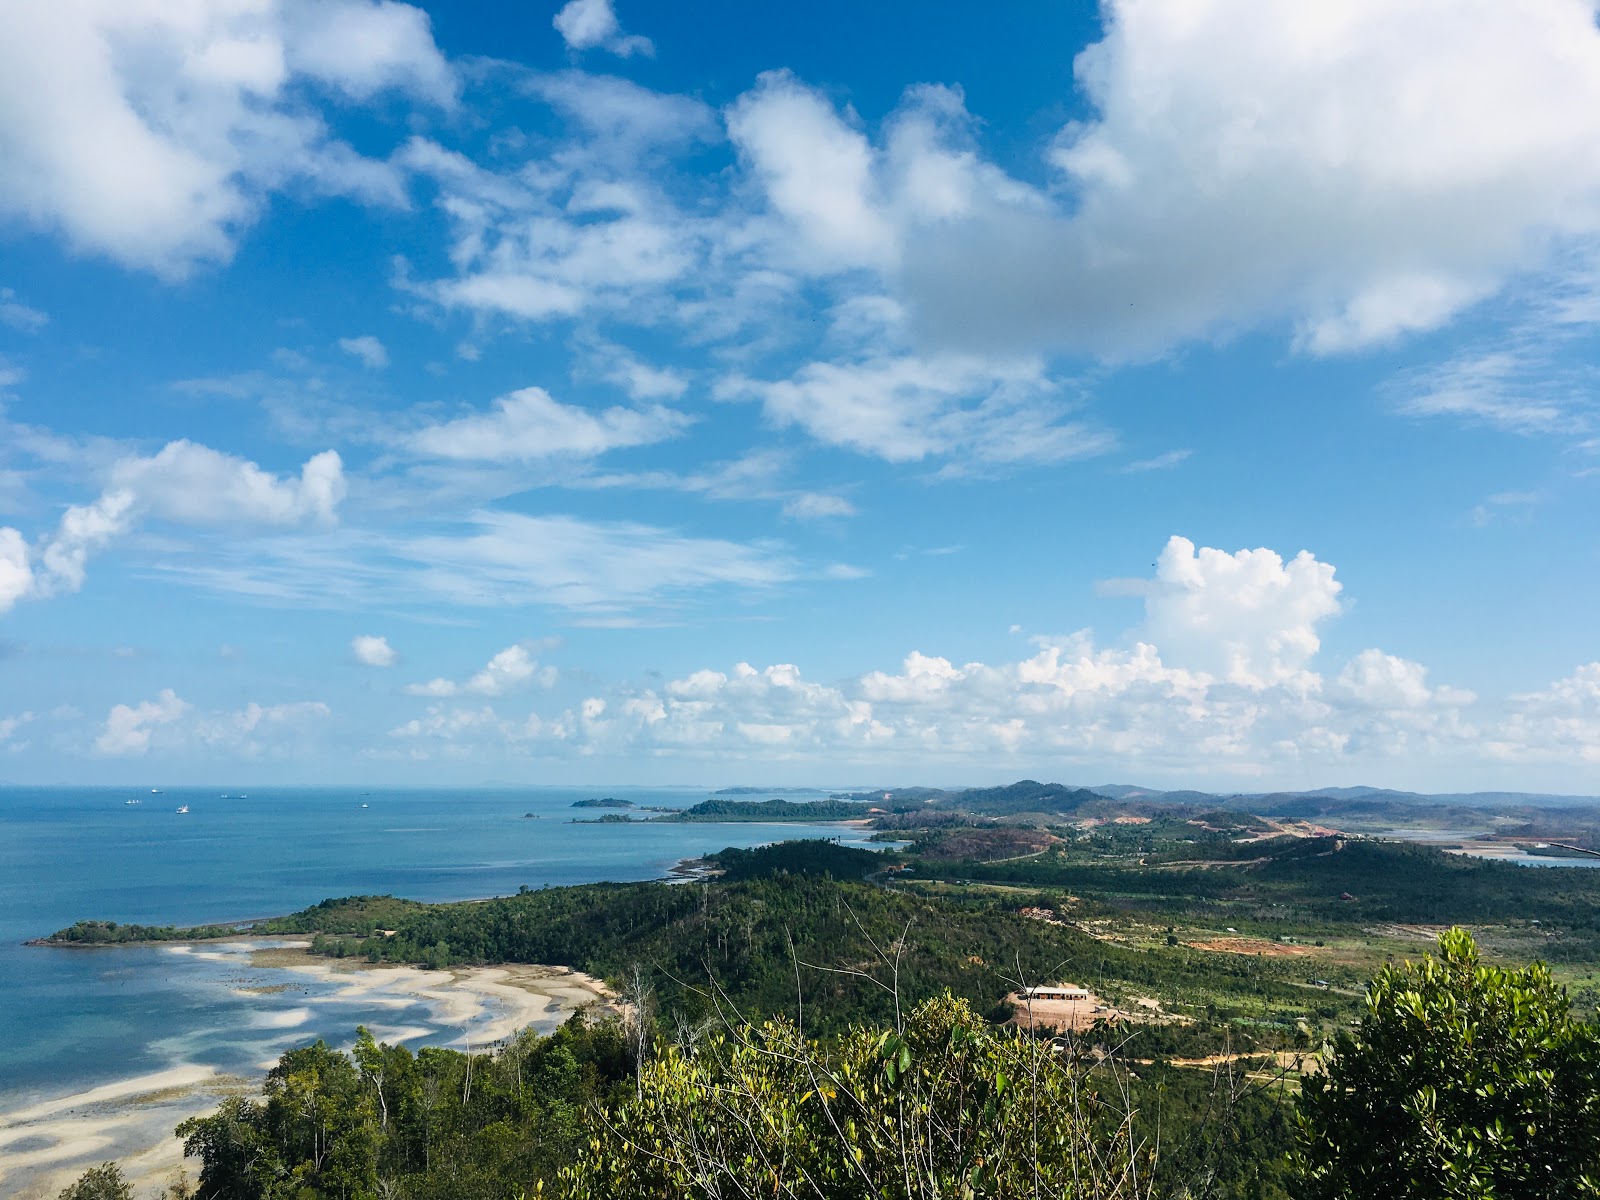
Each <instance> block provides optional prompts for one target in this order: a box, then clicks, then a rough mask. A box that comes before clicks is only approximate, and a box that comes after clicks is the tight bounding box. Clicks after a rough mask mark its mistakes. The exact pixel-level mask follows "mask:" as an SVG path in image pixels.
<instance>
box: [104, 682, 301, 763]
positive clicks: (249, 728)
mask: <svg viewBox="0 0 1600 1200" xmlns="http://www.w3.org/2000/svg"><path fill="white" fill-rule="evenodd" d="M330 716H332V710H331V709H329V708H328V706H327V705H326V704H323V703H322V702H321V701H317V700H302V701H294V702H291V703H287V704H268V705H263V704H258V703H256V702H255V701H251V702H250V703H249V704H247V705H245V706H244V707H243V708H242V709H238V710H236V711H233V712H214V713H197V712H196V711H195V709H194V706H193V705H191V704H189V703H187V702H186V701H184V700H182V699H181V698H179V696H178V694H177V693H176V692H174V691H173V690H172V689H171V688H164V689H162V691H161V692H160V693H159V694H158V695H157V696H156V698H155V699H154V700H142V701H140V702H139V703H138V704H132V705H130V704H117V705H113V706H112V709H111V711H110V713H109V714H107V716H106V720H105V724H104V725H103V726H102V727H101V730H100V735H99V736H98V737H97V738H96V739H95V743H94V750H95V753H96V754H99V755H101V756H104V757H108V758H118V757H121V758H139V757H143V756H145V755H146V754H148V753H149V752H150V751H151V750H152V749H156V748H159V749H165V750H176V749H188V750H211V751H221V752H224V753H226V754H227V755H229V756H230V757H245V758H253V757H255V756H257V755H259V754H261V753H263V752H264V751H267V750H270V749H277V750H280V751H282V750H285V749H288V748H290V747H292V746H293V745H295V744H296V743H298V744H300V745H301V747H302V748H303V746H304V739H305V737H306V736H307V734H308V732H309V731H312V730H315V729H316V728H318V727H320V726H321V725H322V724H324V723H325V722H326V721H327V719H328V718H329V717H330Z"/></svg>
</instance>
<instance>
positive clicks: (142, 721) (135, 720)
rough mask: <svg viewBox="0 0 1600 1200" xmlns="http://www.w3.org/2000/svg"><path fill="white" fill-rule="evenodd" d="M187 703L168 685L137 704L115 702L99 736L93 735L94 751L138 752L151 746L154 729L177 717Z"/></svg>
mask: <svg viewBox="0 0 1600 1200" xmlns="http://www.w3.org/2000/svg"><path fill="white" fill-rule="evenodd" d="M188 710H189V706H188V705H187V704H185V703H184V702H183V701H182V700H180V699H178V695H177V693H176V692H174V691H173V690H172V689H171V688H164V689H163V690H162V691H161V693H160V695H158V696H157V697H156V698H155V699H154V700H142V701H140V702H139V703H138V704H136V705H127V704H117V705H114V706H113V707H112V709H111V712H110V713H109V714H107V716H106V722H105V725H104V727H103V728H102V729H101V731H100V736H99V737H98V738H96V739H95V743H94V749H95V753H96V754H103V755H107V756H135V757H136V756H139V755H142V754H144V753H146V752H147V751H148V750H149V749H150V739H151V738H152V737H153V736H154V735H155V732H156V730H157V729H159V728H161V727H162V726H167V725H171V724H173V723H174V722H176V721H178V720H179V719H180V718H181V717H182V716H183V715H184V713H186V712H187V711H188Z"/></svg>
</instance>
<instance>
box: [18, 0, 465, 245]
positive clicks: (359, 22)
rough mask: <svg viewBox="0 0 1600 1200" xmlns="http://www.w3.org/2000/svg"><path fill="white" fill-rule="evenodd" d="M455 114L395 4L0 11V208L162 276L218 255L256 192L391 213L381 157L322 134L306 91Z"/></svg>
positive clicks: (259, 204)
mask: <svg viewBox="0 0 1600 1200" xmlns="http://www.w3.org/2000/svg"><path fill="white" fill-rule="evenodd" d="M308 84H309V85H312V87H313V88H320V89H325V90H331V91H333V92H336V93H338V94H339V95H340V96H342V97H343V98H345V99H347V100H349V101H352V102H357V103H359V102H364V101H367V100H370V99H371V98H373V97H374V96H375V95H376V94H377V93H379V92H380V91H385V90H390V89H393V90H396V91H400V92H404V93H407V94H409V95H411V96H412V97H414V98H416V99H419V100H422V101H424V102H427V103H431V104H451V103H453V99H454V95H455V87H456V83H455V78H454V74H453V72H452V71H451V69H450V67H449V66H448V64H447V63H446V62H445V61H444V59H443V57H442V56H441V55H440V53H439V51H438V49H437V48H436V47H435V46H434V44H433V39H432V35H431V33H430V32H429V25H428V18H427V15H426V14H425V13H424V12H423V11H422V10H421V9H418V8H414V7H411V6H409V5H405V4H400V3H393V2H391V0H327V2H325V3H314V4H313V3H302V2H300V0H263V2H262V3H257V4H247V5H222V6H217V5H178V4H169V3H165V2H163V0H69V2H64V3H60V4H20V5H7V6H5V8H4V10H3V11H0V213H3V214H4V215H6V216H9V217H12V218H15V219H20V220H22V221H24V222H27V223H29V224H32V225H34V226H36V227H39V228H42V229H46V230H52V231H59V232H60V233H61V234H62V235H64V237H65V238H66V239H67V241H68V242H69V243H70V244H71V245H73V246H74V247H76V248H77V249H79V250H82V251H85V252H90V253H96V254H104V255H107V256H109V257H111V258H112V259H114V260H116V261H118V262H120V263H122V264H123V265H125V266H129V267H134V268H140V269H147V270H151V271H154V272H156V273H158V274H160V275H164V276H169V277H175V276H181V275H183V274H185V273H186V272H188V271H189V270H191V269H192V268H193V267H194V266H195V265H196V264H198V263H203V262H215V261H226V260H227V259H228V258H229V257H230V255H231V254H232V251H233V246H234V243H235V240H236V238H237V236H238V234H239V232H240V231H241V230H242V229H243V228H245V227H246V226H248V225H249V224H250V223H251V222H252V221H253V220H254V219H255V217H256V216H257V215H258V213H259V212H260V211H261V209H262V208H263V207H264V205H265V202H266V199H267V197H268V196H269V195H270V194H271V193H273V192H275V191H279V190H281V189H283V188H285V187H286V186H288V185H290V184H291V183H293V184H296V185H298V186H299V187H301V188H304V189H306V190H309V191H311V192H314V193H322V194H328V195H347V196H352V197H355V198H357V199H360V200H364V201H369V202H377V203H383V204H390V205H400V204H404V203H405V196H404V192H403V188H402V180H401V178H400V176H399V175H398V174H397V173H396V172H395V170H394V168H393V167H392V166H390V165H389V164H387V163H384V162H381V161H377V160H373V159H368V158H364V157H362V156H361V155H360V154H359V153H357V152H356V151H355V150H354V149H353V148H351V146H349V145H348V144H347V143H344V142H341V141H339V140H337V139H335V138H333V137H332V136H331V135H330V134H329V132H328V130H327V127H326V125H325V124H324V122H323V120H322V119H321V117H320V115H319V114H318V113H317V111H316V110H315V108H313V107H312V106H311V105H310V104H309V103H308V102H307V100H306V99H305V98H304V97H305V86H306V85H308Z"/></svg>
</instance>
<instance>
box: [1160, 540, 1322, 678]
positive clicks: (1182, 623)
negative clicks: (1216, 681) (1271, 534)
mask: <svg viewBox="0 0 1600 1200" xmlns="http://www.w3.org/2000/svg"><path fill="white" fill-rule="evenodd" d="M1333 575H1334V569H1333V567H1332V565H1331V564H1329V563H1324V562H1318V561H1317V559H1316V558H1315V557H1313V556H1312V555H1311V554H1310V553H1309V552H1307V551H1304V550H1302V551H1301V552H1300V553H1299V554H1297V555H1296V556H1295V557H1294V558H1293V559H1291V560H1290V561H1289V562H1288V563H1285V562H1284V561H1283V559H1282V558H1281V557H1279V555H1278V554H1277V553H1276V552H1275V551H1272V550H1268V549H1265V548H1262V549H1257V550H1240V551H1237V552H1236V553H1233V554H1229V553H1227V552H1226V551H1223V550H1213V549H1210V548H1202V549H1199V550H1196V549H1195V545H1194V543H1193V542H1191V541H1189V539H1188V538H1184V537H1173V538H1172V539H1171V540H1169V541H1168V542H1167V544H1166V547H1165V548H1164V549H1163V550H1162V552H1161V557H1160V559H1159V561H1158V563H1157V569H1156V577H1155V579H1154V581H1152V582H1151V583H1150V584H1148V585H1147V586H1146V587H1145V588H1144V589H1143V590H1144V597H1145V631H1146V634H1147V635H1148V636H1149V637H1150V639H1151V640H1152V641H1153V642H1155V644H1156V645H1158V646H1160V647H1161V648H1162V651H1163V653H1164V654H1166V655H1168V656H1170V657H1171V658H1173V659H1174V660H1175V661H1177V662H1180V663H1183V664H1184V665H1186V666H1190V667H1195V668H1198V669H1200V670H1203V671H1207V672H1209V673H1211V674H1213V675H1216V676H1218V677H1220V678H1224V679H1227V680H1229V681H1230V682H1232V683H1237V684H1241V685H1243V686H1246V687H1255V688H1259V687H1266V686H1268V685H1271V684H1281V683H1289V682H1293V681H1295V680H1296V679H1297V678H1299V677H1300V676H1301V674H1302V672H1303V671H1304V670H1305V667H1306V665H1307V664H1308V663H1309V662H1310V661H1311V658H1312V657H1313V656H1314V655H1315V654H1316V652H1317V650H1318V649H1319V648H1320V646H1321V641H1320V639H1319V638H1318V637H1317V626H1318V625H1319V624H1320V623H1321V622H1322V621H1324V620H1326V619H1327V618H1329V617H1332V616H1336V615H1337V614H1338V613H1339V612H1340V604H1339V593H1340V591H1341V590H1343V589H1342V586H1341V585H1340V583H1339V582H1338V581H1337V580H1336V579H1334V577H1333Z"/></svg>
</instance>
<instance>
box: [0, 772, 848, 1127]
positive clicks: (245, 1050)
mask: <svg viewBox="0 0 1600 1200" xmlns="http://www.w3.org/2000/svg"><path fill="white" fill-rule="evenodd" d="M220 793H221V789H205V790H201V789H194V788H188V789H172V790H169V791H166V792H165V793H162V794H159V795H152V794H150V793H149V792H144V793H139V792H136V791H133V790H131V789H22V788H12V789H3V790H0V988H3V991H0V1112H4V1111H7V1110H13V1109H15V1108H18V1107H21V1106H23V1105H25V1104H28V1103H32V1102H36V1101H37V1100H39V1099H40V1098H48V1097H51V1096H60V1095H66V1094H68V1093H73V1092H78V1091H81V1090H83V1089H86V1088H90V1087H94V1086H96V1085H98V1084H103V1083H106V1082H109V1081H113V1080H118V1079H124V1078H127V1077H130V1076H134V1075H142V1074H145V1073H148V1072H153V1071H160V1070H165V1069H169V1068H172V1067H174V1066H177V1065H181V1064H190V1063H200V1064H205V1065H208V1066H215V1067H217V1068H218V1069H220V1070H223V1071H225V1072H249V1071H252V1070H254V1071H258V1070H259V1066H260V1064H261V1063H262V1062H264V1061H267V1060H269V1059H272V1058H275V1057H276V1056H277V1055H278V1054H279V1053H281V1052H282V1051H283V1050H284V1049H287V1048H288V1047H290V1046H293V1045H299V1044H303V1043H305V1042H308V1041H311V1040H313V1039H315V1038H317V1037H324V1038H326V1039H327V1040H329V1041H330V1042H332V1043H335V1044H343V1043H346V1042H348V1041H349V1039H350V1037H351V1034H352V1031H353V1030H354V1028H355V1026H356V1025H357V1024H358V1023H361V1022H365V1023H367V1024H369V1025H371V1026H373V1027H374V1032H375V1033H378V1032H379V1027H382V1030H383V1031H384V1032H386V1033H388V1034H389V1035H390V1036H395V1035H396V1034H402V1033H410V1034H411V1035H412V1036H413V1039H414V1040H412V1041H411V1044H412V1045H414V1046H415V1045H417V1044H421V1043H426V1042H436V1043H445V1042H450V1041H454V1040H456V1039H458V1038H459V1037H460V1036H461V1032H460V1030H459V1029H456V1028H450V1027H446V1026H442V1025H441V1023H440V1021H439V1020H438V1018H437V1014H436V1013H435V1012H434V1011H432V1010H430V1008H429V1006H427V1005H426V1004H419V1003H397V1002H396V1001H395V999H394V998H392V997H391V998H382V999H377V1000H375V999H374V998H373V997H371V996H367V997H364V998H360V999H354V1000H350V999H347V1000H340V999H339V998H337V996H336V995H335V993H337V992H338V990H339V989H338V988H337V987H336V986H334V985H331V984H328V983H326V982H319V981H316V980H313V979H300V978H298V977H296V978H295V980H294V982H293V984H292V986H290V987H287V988H284V989H283V990H271V991H264V992H263V991H250V990H248V989H261V988H274V989H276V988H278V987H280V986H281V985H283V984H284V983H285V977H286V973H284V972H281V971H278V972H273V971H268V970H263V969H258V968H252V967H251V966H250V964H249V961H248V957H247V956H246V955H244V954H242V953H240V952H238V951H237V950H230V949H225V948H222V947H206V948H204V949H203V951H200V952H192V951H185V950H183V949H182V948H179V947H173V946H165V947H162V946H132V947H113V948H106V949H94V950H83V949H78V950H73V949H51V948H39V947H24V946H22V945H20V943H21V942H22V941H23V940H25V939H27V938H32V937H38V936H42V935H45V934H48V933H51V932H53V931H54V930H56V929H59V928H62V927H63V926H66V925H69V924H71V923H72V922H73V921H75V920H79V919H82V918H104V919H109V920H116V921H123V922H141V923H147V924H149V923H168V922H171V923H175V924H180V925H188V924H198V923H204V922H214V921H229V920H243V919H247V918H251V917H262V916H271V915H275V914H279V913H285V912H290V911H293V910H295V909H298V908H302V907H304V906H306V905H308V904H313V903H315V902H317V901H318V900H322V899H325V898H326V897H329V896H342V895H350V894H360V893H392V894H394V895H400V896H408V897H411V898H414V899H418V900H454V899H466V898H470V897H477V896H489V895H502V894H505V893H508V892H515V891H516V890H517V888H518V887H519V886H523V885H526V886H528V887H533V888H537V887H540V886H542V885H545V884H550V885H559V884H570V883H586V882H592V881H596V880H619V881H622V880H640V879H651V878H658V877H660V876H661V875H663V874H664V873H665V872H666V871H667V870H668V869H669V868H670V867H671V866H672V865H673V864H674V863H676V862H677V861H678V860H680V859H683V858H687V857H693V856H696V855H699V854H703V853H706V852H708V851H711V850H717V849H721V848H722V847H724V846H728V845H738V846H751V845H758V844H760V843H763V842H770V841H774V840H777V839H779V838H783V837H792V836H797V835H802V834H806V833H810V834H818V833H825V834H826V835H829V836H832V835H840V836H843V837H844V838H845V839H846V840H860V839H861V838H862V837H863V835H862V834H860V833H859V832H857V831H855V830H841V829H839V828H837V827H828V828H826V829H825V830H818V829H816V828H815V827H797V826H782V825H742V824H735V825H652V824H630V825H619V824H606V825H600V824H572V823H571V819H572V818H573V817H575V816H576V817H579V818H580V819H585V820H587V819H591V818H593V817H595V816H598V815H600V814H599V813H597V812H595V811H594V810H583V809H573V808H571V807H570V806H571V804H572V802H573V801H574V800H577V799H582V798H585V797H588V796H594V795H603V794H612V793H614V794H616V795H619V796H625V797H626V798H628V799H631V800H633V801H635V802H636V803H638V804H650V805H670V806H675V807H676V806H684V805H688V804H692V803H695V802H696V801H699V800H702V799H704V798H705V795H706V794H705V793H704V792H702V791H687V790H654V789H626V790H617V789H612V792H597V791H595V790H593V789H570V788H562V789H556V788H549V789H543V788H541V789H528V790H510V789H506V790H455V791H437V790H436V791H397V790H383V791H378V790H374V791H372V792H370V793H368V792H363V791H360V790H356V789H304V788H296V789H260V790H255V789H250V790H248V795H246V796H242V797H241V796H238V795H237V794H236V793H235V794H234V795H233V796H231V797H230V798H228V799H223V798H222V796H221V794H220ZM128 799H139V800H140V801H141V803H140V804H137V805H128V804H126V803H125V801H126V800H128ZM182 804H187V805H188V806H189V812H188V813H187V814H183V815H179V814H178V813H177V812H176V811H175V810H176V809H177V807H178V806H179V805H182ZM362 804H366V805H368V807H366V808H362V807H361V805H362ZM529 812H532V813H535V814H536V819H532V820H529V819H527V818H526V817H525V816H524V814H525V813H529ZM419 1031H420V1032H419ZM0 1153H3V1152H0Z"/></svg>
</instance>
